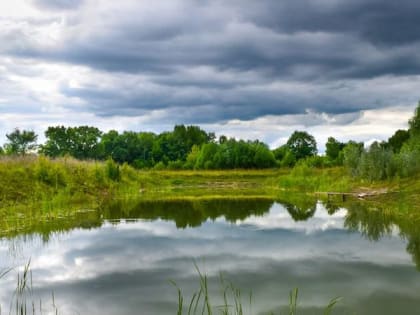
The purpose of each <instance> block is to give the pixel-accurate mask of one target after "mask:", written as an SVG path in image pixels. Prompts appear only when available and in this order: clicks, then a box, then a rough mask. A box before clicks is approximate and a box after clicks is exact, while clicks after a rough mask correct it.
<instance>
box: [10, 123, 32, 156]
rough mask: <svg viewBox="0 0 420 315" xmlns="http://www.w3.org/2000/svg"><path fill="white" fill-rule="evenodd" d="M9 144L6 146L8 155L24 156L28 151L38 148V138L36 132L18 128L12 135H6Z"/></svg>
mask: <svg viewBox="0 0 420 315" xmlns="http://www.w3.org/2000/svg"><path fill="white" fill-rule="evenodd" d="M6 138H7V140H8V142H7V143H6V144H5V145H4V149H5V151H6V153H7V154H20V155H24V154H26V153H28V151H31V150H35V149H36V148H37V144H36V140H37V138H38V136H37V135H36V134H35V132H34V131H31V130H22V131H20V129H19V128H16V129H15V130H14V131H13V132H12V133H9V134H7V135H6Z"/></svg>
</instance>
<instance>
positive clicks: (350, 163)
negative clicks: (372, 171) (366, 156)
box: [343, 141, 363, 176]
mask: <svg viewBox="0 0 420 315" xmlns="http://www.w3.org/2000/svg"><path fill="white" fill-rule="evenodd" d="M362 152H363V143H357V142H355V141H349V142H348V143H347V144H346V146H345V147H344V149H343V159H344V161H343V162H344V165H345V166H346V167H347V168H348V169H349V170H350V172H351V174H352V175H353V176H356V175H357V174H358V168H359V162H360V157H361V155H362Z"/></svg>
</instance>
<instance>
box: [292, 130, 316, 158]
mask: <svg viewBox="0 0 420 315" xmlns="http://www.w3.org/2000/svg"><path fill="white" fill-rule="evenodd" d="M286 144H287V147H288V148H289V149H290V151H291V152H292V153H293V154H294V156H295V157H296V160H300V159H303V158H305V157H308V156H314V155H316V153H317V148H316V141H315V138H314V137H313V136H312V135H310V134H309V133H307V132H306V131H295V132H293V134H292V135H291V136H290V138H289V140H287V143H286Z"/></svg>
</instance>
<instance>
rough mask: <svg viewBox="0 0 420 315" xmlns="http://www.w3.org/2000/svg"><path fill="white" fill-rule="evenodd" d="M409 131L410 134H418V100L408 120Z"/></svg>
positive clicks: (419, 121) (419, 112) (419, 116)
mask: <svg viewBox="0 0 420 315" xmlns="http://www.w3.org/2000/svg"><path fill="white" fill-rule="evenodd" d="M408 124H409V126H410V128H409V132H410V134H411V135H412V136H420V101H419V102H418V104H417V107H416V109H415V111H414V116H413V117H412V118H411V119H410V120H409V122H408Z"/></svg>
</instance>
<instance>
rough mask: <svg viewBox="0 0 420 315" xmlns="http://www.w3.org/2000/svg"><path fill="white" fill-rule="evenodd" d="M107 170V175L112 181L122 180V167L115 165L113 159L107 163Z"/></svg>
mask: <svg viewBox="0 0 420 315" xmlns="http://www.w3.org/2000/svg"><path fill="white" fill-rule="evenodd" d="M105 170H106V171H105V172H106V175H107V177H108V178H109V179H110V180H112V181H114V182H118V181H119V180H120V179H121V174H120V166H119V165H118V164H117V163H115V162H114V160H113V159H111V158H109V159H108V160H107V161H106V164H105Z"/></svg>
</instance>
